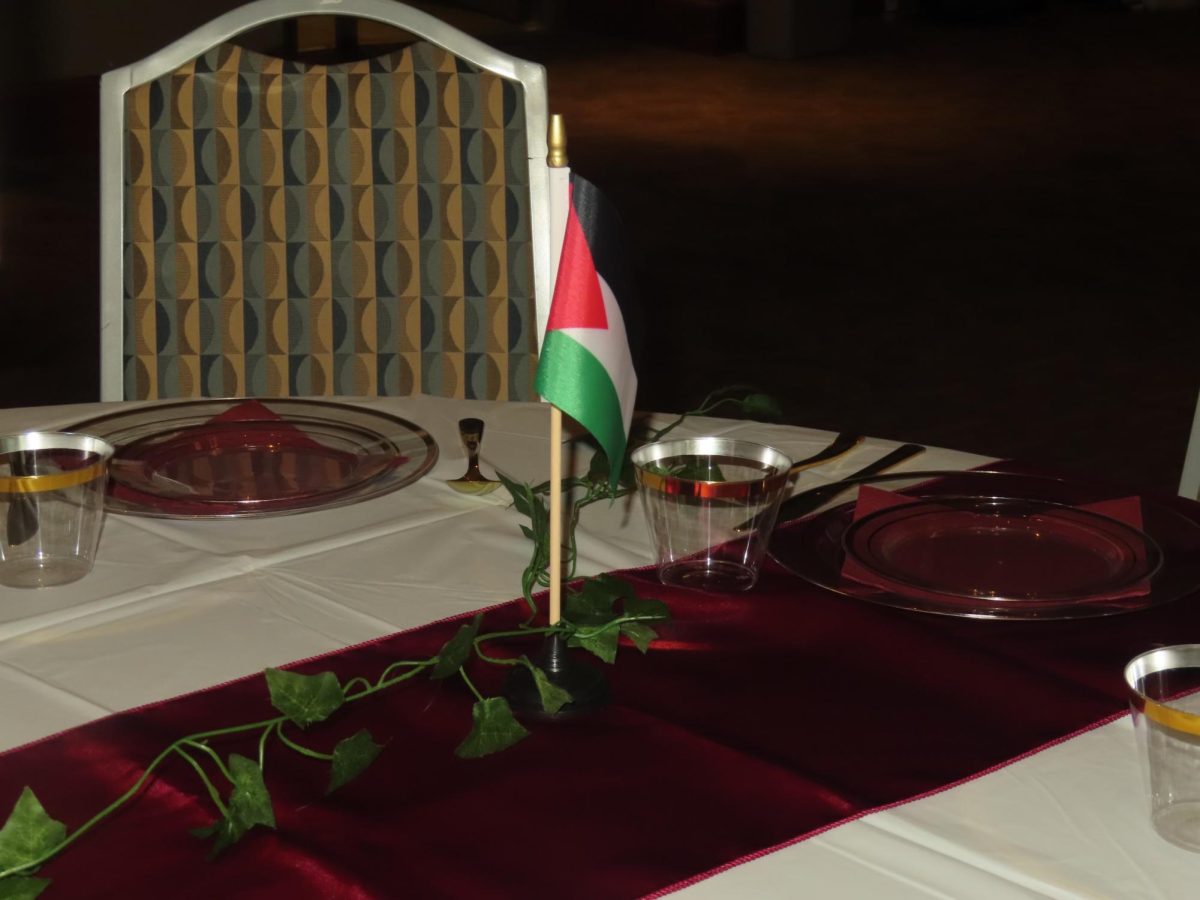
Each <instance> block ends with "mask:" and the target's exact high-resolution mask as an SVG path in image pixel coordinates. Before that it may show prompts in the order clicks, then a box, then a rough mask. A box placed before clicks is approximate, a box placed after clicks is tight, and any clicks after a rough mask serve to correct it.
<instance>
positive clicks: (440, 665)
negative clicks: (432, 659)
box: [429, 613, 483, 678]
mask: <svg viewBox="0 0 1200 900" xmlns="http://www.w3.org/2000/svg"><path fill="white" fill-rule="evenodd" d="M482 620H483V614H482V613H481V614H480V615H477V616H476V617H475V618H473V619H472V620H471V621H470V622H468V623H467V624H466V625H461V626H459V629H458V631H457V632H456V633H455V635H454V637H452V638H450V640H448V641H446V644H445V646H443V647H442V649H441V650H439V651H438V655H437V662H436V663H434V664H433V671H432V672H431V673H430V675H429V677H430V678H449V677H450V676H451V675H453V674H455V673H456V672H458V670H459V669H461V668H462V667H463V663H465V662H466V661H467V660H468V659H470V658H471V646H472V644H473V643H474V641H475V635H476V634H477V633H478V632H479V623H480V622H481V621H482Z"/></svg>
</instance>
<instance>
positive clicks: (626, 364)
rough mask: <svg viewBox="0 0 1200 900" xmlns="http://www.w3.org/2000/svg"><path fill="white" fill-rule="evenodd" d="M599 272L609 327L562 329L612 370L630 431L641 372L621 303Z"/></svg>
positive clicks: (625, 420)
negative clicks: (635, 366)
mask: <svg viewBox="0 0 1200 900" xmlns="http://www.w3.org/2000/svg"><path fill="white" fill-rule="evenodd" d="M596 275H597V277H598V278H599V280H600V295H601V296H602V297H603V298H604V315H605V318H606V319H607V320H608V328H607V329H601V328H563V329H561V331H562V333H563V334H565V335H568V336H570V337H571V338H573V339H574V340H576V341H578V342H579V343H580V344H582V345H583V346H584V347H585V348H587V350H588V351H589V352H590V353H591V354H592V355H593V356H595V357H596V359H598V360H599V361H600V364H601V365H603V366H604V368H605V370H606V371H607V372H608V377H609V378H611V379H612V382H613V387H614V388H615V389H616V392H617V399H618V401H619V402H620V404H621V419H622V420H623V422H624V424H625V431H627V432H628V431H629V423H630V421H631V420H632V419H633V405H634V402H635V400H636V398H637V374H636V373H635V372H634V371H633V357H632V356H630V354H629V338H628V337H627V336H626V334H625V319H624V317H622V315H621V307H620V306H619V305H618V304H617V298H616V297H615V296H614V295H613V292H612V288H610V287H609V286H608V282H607V281H605V280H604V276H603V275H600V273H599V272H597V273H596Z"/></svg>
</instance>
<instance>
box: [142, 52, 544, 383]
mask: <svg viewBox="0 0 1200 900" xmlns="http://www.w3.org/2000/svg"><path fill="white" fill-rule="evenodd" d="M125 128H126V141H127V152H126V154H125V160H126V162H125V178H124V181H125V234H124V275H125V279H124V280H125V285H124V292H125V302H124V317H123V318H124V329H125V333H124V340H125V355H124V360H123V363H124V391H125V397H126V398H127V399H157V398H166V397H234V396H315V395H368V396H371V395H406V394H413V393H418V392H420V393H427V394H434V395H438V396H444V397H459V398H463V397H466V398H478V399H511V400H531V399H535V398H536V393H535V391H534V388H533V375H534V370H535V368H536V365H537V330H536V318H535V305H534V292H533V259H532V247H531V241H530V221H529V214H530V213H529V208H530V201H529V165H528V156H527V153H526V141H525V113H524V98H523V93H522V90H521V85H520V84H519V83H517V82H513V81H509V80H507V79H504V78H501V77H500V76H498V75H493V74H491V73H489V72H485V71H482V70H480V69H479V68H477V67H475V66H473V65H471V64H469V63H467V62H465V61H463V60H461V59H459V58H457V57H455V56H454V55H452V54H450V53H447V52H446V51H445V50H442V49H441V48H439V47H436V46H434V45H432V44H428V43H424V42H420V43H416V44H412V45H409V46H407V47H405V48H404V49H402V50H399V51H397V52H395V53H390V54H386V55H384V56H381V57H377V58H375V59H370V60H361V61H357V62H351V63H343V64H337V65H310V64H306V63H299V62H293V61H287V60H282V59H276V58H274V57H269V56H264V55H262V54H259V53H254V52H252V51H249V50H245V49H242V48H240V47H237V46H235V45H233V44H221V45H219V46H217V47H214V48H213V49H211V50H209V51H208V52H206V53H204V54H203V55H202V56H199V57H197V58H196V59H194V60H192V61H191V62H189V63H187V64H185V65H183V66H181V67H180V68H178V69H177V70H175V71H174V72H170V73H168V74H166V75H164V76H162V77H160V78H158V79H156V80H154V81H152V82H148V83H147V84H144V85H141V86H139V87H137V88H134V89H131V90H130V91H128V92H127V93H126V99H125Z"/></svg>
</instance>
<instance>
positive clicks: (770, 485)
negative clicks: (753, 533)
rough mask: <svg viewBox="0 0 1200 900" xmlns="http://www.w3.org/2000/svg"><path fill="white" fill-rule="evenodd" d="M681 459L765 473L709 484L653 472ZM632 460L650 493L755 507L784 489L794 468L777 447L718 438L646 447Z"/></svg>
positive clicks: (663, 443)
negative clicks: (656, 465)
mask: <svg viewBox="0 0 1200 900" xmlns="http://www.w3.org/2000/svg"><path fill="white" fill-rule="evenodd" d="M679 456H695V457H700V456H702V457H705V458H706V459H710V460H711V461H712V462H714V463H716V464H717V465H721V464H722V463H724V464H725V465H742V466H744V465H747V464H753V463H757V464H758V465H760V466H762V469H763V472H762V475H761V476H757V477H755V478H749V479H737V480H734V481H707V480H701V479H696V478H682V477H679V476H677V475H671V474H669V473H666V472H656V471H654V470H653V469H652V468H651V466H653V465H654V463H656V462H659V461H661V460H664V459H671V458H673V457H679ZM630 460H631V461H632V462H633V464H634V466H635V467H636V472H637V480H638V484H640V485H641V486H642V487H644V488H646V489H647V490H651V491H657V492H658V493H660V494H671V495H675V496H686V497H699V498H702V499H706V500H707V499H717V498H719V499H723V500H724V499H738V500H747V501H749V502H752V503H753V502H757V501H758V500H759V499H760V498H762V497H763V496H765V495H769V494H771V493H773V492H775V491H778V490H779V489H780V488H782V487H783V484H784V482H786V481H787V479H788V474H789V470H790V469H791V467H792V460H791V459H790V458H788V457H787V456H786V455H784V454H783V453H781V452H780V451H778V450H776V449H775V448H774V447H768V446H767V445H766V444H756V443H754V442H753V441H742V440H737V439H735V438H719V437H701V438H681V439H679V440H673V441H660V442H658V443H655V444H647V445H645V446H644V447H639V448H638V449H637V450H635V451H634V452H633V454H632V455H631V456H630Z"/></svg>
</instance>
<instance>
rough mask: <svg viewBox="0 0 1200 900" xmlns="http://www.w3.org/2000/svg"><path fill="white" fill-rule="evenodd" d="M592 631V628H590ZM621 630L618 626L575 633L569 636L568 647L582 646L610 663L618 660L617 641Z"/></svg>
mask: <svg viewBox="0 0 1200 900" xmlns="http://www.w3.org/2000/svg"><path fill="white" fill-rule="evenodd" d="M589 631H590V629H589ZM619 638H620V631H619V630H618V629H616V628H605V629H604V630H603V631H596V632H591V633H588V634H584V635H580V634H579V633H578V632H575V633H573V634H572V635H571V636H570V637H568V638H567V646H568V647H582V648H583V649H584V650H587V651H588V652H589V653H594V654H595V655H596V656H598V657H600V658H601V659H602V660H604V661H605V662H606V663H608V664H609V665H612V664H613V663H614V662H616V661H617V641H618V639H619Z"/></svg>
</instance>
